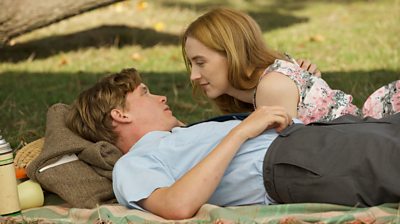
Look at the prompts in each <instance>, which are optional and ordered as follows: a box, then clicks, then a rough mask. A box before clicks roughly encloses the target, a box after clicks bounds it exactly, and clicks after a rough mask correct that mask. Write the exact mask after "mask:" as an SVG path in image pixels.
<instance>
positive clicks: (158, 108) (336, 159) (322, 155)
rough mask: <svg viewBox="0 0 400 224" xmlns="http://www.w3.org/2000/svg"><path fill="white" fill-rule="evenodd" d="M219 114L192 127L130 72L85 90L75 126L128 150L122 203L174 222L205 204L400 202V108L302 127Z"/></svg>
mask: <svg viewBox="0 0 400 224" xmlns="http://www.w3.org/2000/svg"><path fill="white" fill-rule="evenodd" d="M236 118H237V116H236ZM217 120H218V121H212V120H211V121H205V122H200V123H197V124H194V125H191V126H186V127H185V126H183V124H182V123H181V122H180V121H179V120H178V119H177V118H175V117H174V115H173V113H172V111H171V110H170V108H169V107H168V105H167V98H166V97H165V96H160V95H155V94H152V93H151V92H150V90H149V88H148V87H147V86H146V85H145V84H143V83H142V81H141V78H140V76H139V74H138V72H137V71H136V70H135V69H133V68H131V69H125V70H122V71H121V72H120V73H116V74H112V75H109V76H107V77H104V78H103V79H102V80H100V81H99V82H97V83H96V84H94V85H93V86H92V87H91V88H89V89H87V90H85V91H83V92H82V93H81V94H80V95H79V97H78V98H77V100H76V101H75V102H74V104H73V105H72V107H71V110H70V111H69V114H68V116H67V125H68V127H69V128H70V129H71V130H73V131H75V132H76V133H78V134H79V135H81V136H82V137H84V138H86V139H88V140H91V141H93V142H97V141H100V140H104V141H108V142H110V143H112V144H114V145H116V146H117V147H118V148H119V149H120V150H121V151H122V153H124V156H123V157H121V158H120V159H119V160H118V162H117V163H116V165H115V167H114V170H113V189H114V193H115V195H116V198H117V200H118V202H119V203H120V204H123V205H125V206H127V207H129V208H136V209H143V210H147V211H149V212H152V213H154V214H156V215H159V216H161V217H163V218H166V219H185V218H190V217H192V216H193V215H195V214H196V212H197V211H198V209H199V208H200V207H201V206H202V205H203V204H205V203H210V204H215V205H218V206H235V205H249V204H275V203H307V202H316V203H334V204H341V205H349V206H375V205H379V204H382V203H388V202H399V201H400V163H399V162H398V161H400V113H397V114H395V115H392V116H389V117H386V118H384V119H380V120H375V119H364V120H361V119H359V118H356V117H352V116H343V117H341V118H339V119H337V120H334V121H332V122H329V123H314V124H310V125H302V124H298V123H297V122H295V124H293V119H292V118H291V117H290V116H289V115H288V114H287V113H286V112H285V111H284V109H283V108H281V107H262V108H259V109H257V110H256V111H254V112H253V113H251V114H250V115H249V116H248V117H247V118H245V119H244V120H242V121H241V120H230V119H225V118H222V119H217Z"/></svg>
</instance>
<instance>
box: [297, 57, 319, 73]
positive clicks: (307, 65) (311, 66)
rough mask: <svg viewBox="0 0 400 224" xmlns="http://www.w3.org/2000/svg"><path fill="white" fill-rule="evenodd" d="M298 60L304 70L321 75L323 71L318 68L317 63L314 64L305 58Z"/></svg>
mask: <svg viewBox="0 0 400 224" xmlns="http://www.w3.org/2000/svg"><path fill="white" fill-rule="evenodd" d="M296 61H297V63H298V64H299V66H300V68H302V69H303V70H306V71H308V72H310V73H311V74H312V75H314V76H317V77H321V71H319V70H318V68H317V65H316V64H312V63H311V62H310V61H308V60H304V59H298V60H296Z"/></svg>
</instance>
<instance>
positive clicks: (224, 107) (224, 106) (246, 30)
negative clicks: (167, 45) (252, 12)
mask: <svg viewBox="0 0 400 224" xmlns="http://www.w3.org/2000/svg"><path fill="white" fill-rule="evenodd" d="M188 37H193V38H195V39H197V40H198V41H200V42H201V43H203V44H204V45H205V46H207V47H208V48H210V49H213V50H215V51H217V52H219V53H220V54H222V55H225V56H226V58H227V60H228V80H229V83H230V84H231V85H232V86H233V87H234V88H236V89H240V90H249V89H253V88H255V87H256V85H257V83H258V80H259V78H260V75H261V74H262V72H263V70H264V69H265V68H266V67H267V66H269V65H271V64H272V63H273V62H274V61H275V59H277V58H279V59H283V58H284V57H283V55H282V54H280V53H278V52H276V51H273V50H272V49H269V48H268V47H267V46H266V43H265V42H264V39H263V35H262V32H261V29H260V27H259V25H258V24H257V22H256V21H254V19H253V18H251V17H250V16H249V15H247V14H245V13H242V12H239V11H235V10H232V9H228V8H217V9H214V10H211V11H209V12H207V13H206V14H204V15H202V16H200V17H199V18H197V19H196V20H195V21H193V22H192V23H191V24H190V25H189V26H188V28H187V29H186V30H185V32H184V34H183V36H182V54H183V58H184V60H185V64H186V68H187V69H188V71H189V72H190V70H191V64H190V60H189V59H188V58H187V55H186V51H185V43H186V40H187V38H188ZM193 93H194V95H195V96H196V95H199V94H200V93H203V92H202V91H201V90H200V88H199V86H198V85H196V84H195V83H194V84H193ZM203 95H204V93H203ZM214 102H215V104H216V105H217V107H218V108H219V110H220V111H221V112H223V113H236V112H245V111H252V110H253V105H252V104H251V103H246V102H243V101H240V100H238V99H235V98H234V97H232V96H229V95H227V94H224V95H221V96H219V97H217V98H216V99H214Z"/></svg>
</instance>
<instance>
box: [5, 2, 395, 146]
mask: <svg viewBox="0 0 400 224" xmlns="http://www.w3.org/2000/svg"><path fill="white" fill-rule="evenodd" d="M218 5H223V6H228V7H232V8H236V9H240V10H243V11H245V12H247V13H249V14H250V15H251V16H252V17H253V18H255V19H256V20H257V22H258V23H259V24H260V27H261V29H262V30H263V33H264V36H265V39H266V41H267V43H268V44H269V45H270V46H271V47H273V48H276V49H278V50H280V51H286V52H289V53H290V54H291V55H293V56H294V57H296V58H299V57H300V58H308V59H310V60H311V61H313V62H314V63H316V64H317V65H318V66H319V68H320V70H321V71H322V73H323V78H324V79H325V80H326V81H327V82H328V83H329V84H330V85H331V86H332V87H333V88H337V89H342V90H344V91H346V92H348V93H351V94H352V95H353V96H354V98H355V99H354V102H355V103H356V104H357V105H359V106H361V105H362V103H363V101H364V100H365V98H366V97H367V96H368V95H369V94H370V93H372V92H373V90H374V89H376V88H377V87H379V86H381V85H383V84H385V83H388V82H390V81H393V80H396V79H400V40H399V33H400V26H399V22H400V13H399V12H400V1H399V0H379V1H378V0H369V1H368V0H332V1H315V0H314V1H312V0H307V1H298V0H263V1H256V0H247V1H246V0H225V1H224V0H220V1H218V0H214V1H211V0H210V1H200V0H195V1H190V0H187V1H183V0H176V1H173V0H162V1H161V0H158V1H131V0H130V1H125V2H122V3H117V4H114V5H112V6H109V7H106V8H102V9H98V10H95V11H92V12H88V13H85V14H82V15H78V16H75V17H73V18H70V19H68V20H64V21H61V22H59V23H56V24H53V25H51V26H48V27H45V28H42V29H39V30H36V31H34V32H31V33H28V34H26V35H23V36H20V37H18V38H16V39H14V40H12V42H11V44H10V46H7V47H5V48H3V49H0V111H1V116H0V135H3V137H4V138H6V139H7V140H8V141H9V142H11V143H12V145H13V147H14V148H16V147H18V146H19V145H20V144H21V143H23V142H30V141H32V140H35V139H37V138H40V137H42V136H44V131H45V122H46V111H47V108H48V107H49V106H51V105H52V104H54V103H58V102H63V103H71V102H72V100H73V99H74V98H75V97H76V96H77V94H78V93H79V92H80V91H81V90H82V89H84V88H86V87H88V86H90V85H91V84H92V83H94V82H95V81H96V80H97V79H98V78H99V77H101V76H104V75H107V74H109V73H112V72H116V71H119V70H121V69H122V68H126V67H135V68H137V69H138V70H139V71H140V72H141V73H142V75H143V77H144V79H145V80H146V82H147V83H148V84H149V86H150V88H151V90H152V92H154V93H159V94H166V95H167V96H168V98H169V102H170V103H169V104H170V106H171V107H172V109H173V110H174V111H175V114H176V116H178V117H179V118H181V119H182V120H183V121H186V122H192V121H195V120H198V119H201V118H206V117H209V116H212V115H214V114H215V112H213V111H212V110H211V109H210V108H211V107H210V105H209V104H207V103H206V102H194V101H193V100H192V98H191V86H190V84H189V82H188V75H187V72H186V71H185V67H184V64H183V60H182V56H181V50H180V44H179V36H180V33H181V32H182V31H183V29H184V28H185V26H186V25H187V24H189V23H190V22H191V21H192V20H193V19H195V18H196V17H198V16H199V15H201V14H202V13H204V12H205V11H207V10H208V9H209V8H211V7H215V6H218ZM11 45H12V46H11Z"/></svg>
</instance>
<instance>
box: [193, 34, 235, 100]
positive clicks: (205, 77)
mask: <svg viewBox="0 0 400 224" xmlns="http://www.w3.org/2000/svg"><path fill="white" fill-rule="evenodd" d="M185 51H186V55H187V57H188V59H189V61H190V63H191V73H190V80H192V81H193V82H195V83H196V84H198V85H199V86H200V87H201V88H202V90H203V91H204V92H205V94H206V95H207V97H208V98H211V99H215V98H217V97H219V96H221V95H223V94H227V92H228V91H229V90H230V89H231V88H232V86H231V84H230V83H229V81H228V60H227V58H226V57H225V56H224V55H222V54H220V53H219V52H217V51H215V50H212V49H210V48H208V47H206V46H205V45H204V44H202V43H201V42H200V41H198V40H197V39H195V38H193V37H188V38H187V40H186V43H185Z"/></svg>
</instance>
